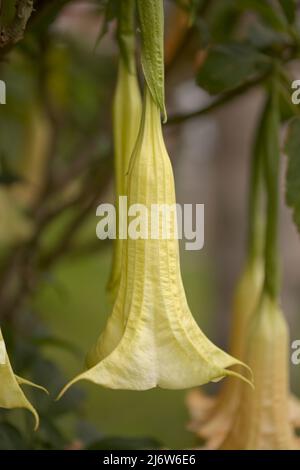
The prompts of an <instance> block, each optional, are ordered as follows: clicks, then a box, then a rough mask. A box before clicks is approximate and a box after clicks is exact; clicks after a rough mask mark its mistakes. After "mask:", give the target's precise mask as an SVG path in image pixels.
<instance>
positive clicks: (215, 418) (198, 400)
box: [187, 101, 300, 449]
mask: <svg viewBox="0 0 300 470" xmlns="http://www.w3.org/2000/svg"><path fill="white" fill-rule="evenodd" d="M269 107H270V103H269V101H268V102H267V104H266V108H265V111H264V113H263V115H262V119H261V122H260V123H259V125H258V134H257V139H256V143H255V147H254V152H253V158H252V171H251V178H250V191H249V217H248V219H249V227H248V231H249V235H248V246H247V260H248V261H247V263H246V268H245V270H244V272H243V274H242V276H241V278H240V280H239V282H238V285H237V289H236V292H235V295H234V301H233V318H232V331H231V339H230V354H232V355H233V356H234V357H237V358H238V359H240V360H242V361H245V362H247V360H248V359H247V356H246V345H247V340H248V329H249V324H251V321H252V317H253V315H254V314H255V312H256V310H257V307H258V303H259V301H260V299H261V293H262V290H263V288H264V284H265V257H264V256H263V246H262V241H263V237H262V224H261V222H262V221H261V197H260V196H261V194H260V193H261V186H262V176H261V173H262V168H263V166H262V163H263V158H265V154H266V147H265V141H266V138H268V137H266V127H267V122H269V120H270V112H269ZM268 135H269V134H268ZM270 135H271V136H272V137H271V138H272V139H273V140H274V135H278V129H277V131H273V133H271V134H270ZM267 151H269V149H268V150H267ZM271 161H272V160H271ZM268 230H270V229H268ZM266 348H267V346H266ZM276 367H277V365H276ZM253 372H254V371H253ZM254 379H255V377H254ZM242 390H243V386H242V383H241V382H240V381H236V380H234V379H233V378H229V379H228V381H226V382H225V383H224V385H223V386H222V387H221V390H220V392H219V393H218V395H217V396H216V397H210V396H206V395H205V394H204V393H202V392H200V391H199V390H193V391H192V392H191V393H190V394H189V396H188V399H187V404H188V407H189V411H190V414H191V417H192V420H191V423H190V424H189V429H190V430H192V431H194V432H196V434H197V435H198V436H199V437H201V438H203V439H205V441H206V443H205V448H209V449H218V448H220V447H221V446H222V443H223V442H224V440H226V439H227V437H228V434H229V433H230V432H231V429H232V426H233V423H234V422H235V419H236V415H237V414H238V413H239V412H240V407H241V406H242V402H243V401H244V399H243V397H242ZM299 413H300V405H299V401H298V400H297V398H296V397H294V396H292V395H289V422H290V423H291V425H292V426H293V427H298V426H299V425H300V420H299V416H300V415H299Z"/></svg>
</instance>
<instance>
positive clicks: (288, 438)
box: [221, 293, 300, 450]
mask: <svg viewBox="0 0 300 470" xmlns="http://www.w3.org/2000/svg"><path fill="white" fill-rule="evenodd" d="M288 350H289V334H288V329H287V325H286V322H285V319H284V316H283V314H282V311H281V309H280V307H279V306H278V304H277V302H275V301H274V300H273V299H272V298H271V297H270V296H269V295H268V294H266V293H264V294H263V296H262V299H261V301H260V304H259V307H258V310H257V312H256V313H255V316H254V318H253V321H252V324H251V329H250V336H249V340H248V350H247V355H246V357H247V360H248V364H249V366H250V367H251V368H252V371H253V374H254V380H255V390H254V391H253V390H251V393H248V390H247V388H245V387H243V386H242V387H241V389H242V392H241V399H240V400H239V406H238V413H236V416H235V419H234V422H233V424H232V427H231V430H230V432H229V434H228V436H227V437H226V439H225V441H224V443H223V444H222V446H221V448H222V449H243V450H253V449H256V450H270V449H272V450H284V449H287V450H292V449H297V448H298V449H299V448H300V445H299V442H297V440H296V437H295V434H294V429H293V426H292V424H291V422H290V419H289V401H290V392H289V387H288V383H289V377H288V376H289V373H288V366H289V357H288Z"/></svg>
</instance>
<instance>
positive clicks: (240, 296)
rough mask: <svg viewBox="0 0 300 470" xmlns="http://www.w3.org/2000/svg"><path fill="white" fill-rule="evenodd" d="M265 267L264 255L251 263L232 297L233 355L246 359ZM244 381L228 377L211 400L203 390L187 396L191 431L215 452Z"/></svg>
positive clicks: (231, 416) (230, 417)
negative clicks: (252, 321)
mask: <svg viewBox="0 0 300 470" xmlns="http://www.w3.org/2000/svg"><path fill="white" fill-rule="evenodd" d="M263 280H264V266H263V259H262V258H261V256H256V257H254V258H252V259H250V260H249V261H248V263H247V264H246V267H245V269H244V271H243V273H242V275H241V277H240V279H239V281H238V284H237V287H236V291H235V294H234V297H233V315H232V332H231V338H230V348H229V351H230V354H232V355H233V356H234V357H237V358H239V359H240V360H245V340H246V337H247V325H248V322H249V319H250V317H251V316H252V314H253V313H254V311H255V309H256V307H257V303H258V300H259V298H260V295H261V291H262V287H263ZM240 392H241V382H240V381H238V380H236V379H235V378H234V377H229V378H228V380H227V381H226V382H225V383H224V385H223V386H222V388H221V390H220V392H219V394H218V395H217V396H216V397H209V396H207V395H205V394H204V393H202V392H201V391H200V390H192V391H191V392H190V393H189V395H188V397H187V405H188V408H189V411H190V414H191V418H192V420H191V423H190V424H189V429H190V430H191V431H193V432H195V433H196V434H197V435H198V436H199V437H201V438H203V439H206V440H207V442H206V445H205V447H206V448H209V449H215V448H218V447H219V445H220V444H221V443H222V441H223V440H224V438H225V437H226V434H227V433H228V432H229V430H230V428H231V426H232V422H233V420H234V417H235V413H236V410H237V408H238V405H239V400H240Z"/></svg>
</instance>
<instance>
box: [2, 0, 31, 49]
mask: <svg viewBox="0 0 300 470" xmlns="http://www.w3.org/2000/svg"><path fill="white" fill-rule="evenodd" d="M15 10H16V12H15V16H14V18H13V20H12V22H11V24H10V25H9V26H2V27H1V28H0V48H10V47H11V46H12V45H14V44H16V43H17V42H18V41H20V40H21V39H22V38H23V36H24V32H25V29H26V25H27V22H28V20H29V18H30V16H31V13H32V11H33V0H16V4H15Z"/></svg>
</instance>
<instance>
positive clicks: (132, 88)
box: [107, 56, 142, 300]
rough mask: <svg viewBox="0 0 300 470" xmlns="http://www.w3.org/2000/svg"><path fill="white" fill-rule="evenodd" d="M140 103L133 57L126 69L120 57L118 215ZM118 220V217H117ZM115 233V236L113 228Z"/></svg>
mask: <svg viewBox="0 0 300 470" xmlns="http://www.w3.org/2000/svg"><path fill="white" fill-rule="evenodd" d="M141 114H142V101H141V94H140V90H139V85H138V80H137V76H136V70H135V64H134V56H133V57H132V60H131V63H130V68H129V66H128V64H126V63H125V61H124V59H123V57H122V56H121V57H120V60H119V70H118V79H117V87H116V92H115V97H114V104H113V129H114V164H115V194H116V211H117V213H118V211H119V197H120V196H125V195H126V193H127V191H126V182H127V177H126V174H127V171H128V166H129V160H130V157H131V154H132V151H133V147H134V144H135V142H136V138H137V135H138V130H139V126H140V122H141ZM117 220H119V217H117ZM116 233H117V234H118V233H119V229H118V226H117V230H116ZM122 246H123V240H122V239H120V238H119V237H118V236H117V238H116V239H115V240H114V244H113V259H112V269H111V274H110V278H109V281H108V285H107V290H108V292H109V295H110V297H111V299H112V300H115V298H116V295H117V291H118V288H119V285H120V277H121V266H122Z"/></svg>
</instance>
